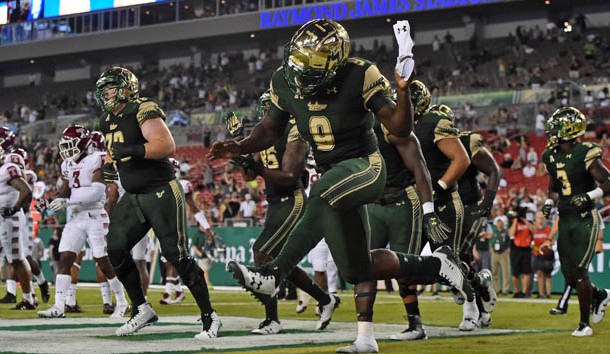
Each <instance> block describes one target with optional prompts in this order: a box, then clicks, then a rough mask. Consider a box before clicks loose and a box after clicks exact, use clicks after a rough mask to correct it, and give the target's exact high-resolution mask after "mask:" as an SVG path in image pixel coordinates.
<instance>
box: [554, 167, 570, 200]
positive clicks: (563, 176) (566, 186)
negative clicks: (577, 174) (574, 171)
mask: <svg viewBox="0 0 610 354" xmlns="http://www.w3.org/2000/svg"><path fill="white" fill-rule="evenodd" d="M557 179H558V180H559V182H561V192H562V194H563V195H564V196H568V195H572V184H570V180H569V179H568V174H567V173H566V171H565V170H557Z"/></svg>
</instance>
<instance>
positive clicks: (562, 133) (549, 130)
mask: <svg viewBox="0 0 610 354" xmlns="http://www.w3.org/2000/svg"><path fill="white" fill-rule="evenodd" d="M586 129H587V118H586V117H585V115H584V114H582V112H581V111H579V110H578V109H576V108H574V107H563V108H559V109H558V110H556V111H555V112H554V113H553V115H552V116H551V118H549V120H547V121H546V123H545V132H546V136H547V138H548V144H547V147H553V146H556V145H557V144H558V143H559V142H561V141H570V140H573V139H576V138H578V137H579V136H581V135H584V134H585V130H586Z"/></svg>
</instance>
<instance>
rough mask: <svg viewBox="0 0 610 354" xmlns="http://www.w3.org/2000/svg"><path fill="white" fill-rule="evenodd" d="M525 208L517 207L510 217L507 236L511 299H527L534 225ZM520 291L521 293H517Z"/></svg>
mask: <svg viewBox="0 0 610 354" xmlns="http://www.w3.org/2000/svg"><path fill="white" fill-rule="evenodd" d="M527 211H528V210H527V207H525V206H519V207H517V208H515V212H516V215H515V214H512V213H509V217H511V216H512V225H511V226H510V229H509V230H508V235H509V236H510V238H511V239H512V241H513V242H512V243H511V250H510V264H511V270H512V273H513V297H514V298H525V297H529V289H530V282H531V274H532V248H531V243H532V234H533V232H534V230H535V229H534V224H532V223H531V222H529V221H528V220H527V218H526V214H527ZM519 276H521V280H522V281H521V288H519V280H520V279H519ZM519 289H521V291H519Z"/></svg>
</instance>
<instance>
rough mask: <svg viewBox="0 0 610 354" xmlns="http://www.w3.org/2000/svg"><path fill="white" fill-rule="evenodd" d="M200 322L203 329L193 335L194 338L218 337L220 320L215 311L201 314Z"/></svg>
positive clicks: (220, 325)
mask: <svg viewBox="0 0 610 354" xmlns="http://www.w3.org/2000/svg"><path fill="white" fill-rule="evenodd" d="M201 322H203V330H202V331H201V333H199V334H198V335H196V336H195V339H199V340H206V339H211V338H216V337H218V331H220V328H221V327H222V322H220V317H218V314H217V313H216V311H214V312H212V313H211V314H209V315H202V316H201Z"/></svg>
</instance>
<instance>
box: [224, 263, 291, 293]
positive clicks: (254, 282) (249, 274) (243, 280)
mask: <svg viewBox="0 0 610 354" xmlns="http://www.w3.org/2000/svg"><path fill="white" fill-rule="evenodd" d="M227 270H228V271H229V272H231V273H232V274H233V278H235V280H237V282H238V283H239V284H240V285H241V286H243V287H244V288H245V289H246V290H248V291H250V292H252V293H253V294H262V295H268V296H275V295H276V294H277V293H278V292H279V290H280V289H279V287H278V286H277V285H276V281H275V276H274V275H265V274H262V273H260V272H259V271H258V270H257V269H255V268H250V267H246V266H244V265H242V264H239V263H237V262H235V261H230V262H229V263H227Z"/></svg>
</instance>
